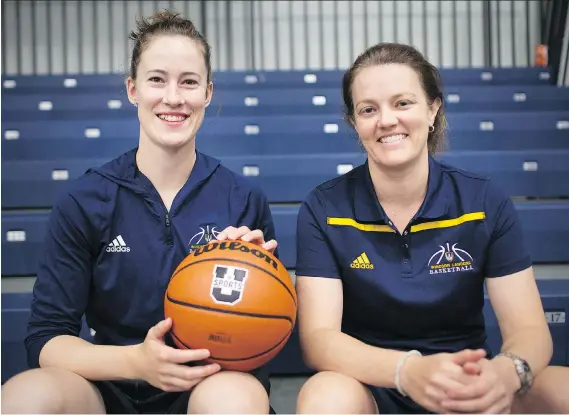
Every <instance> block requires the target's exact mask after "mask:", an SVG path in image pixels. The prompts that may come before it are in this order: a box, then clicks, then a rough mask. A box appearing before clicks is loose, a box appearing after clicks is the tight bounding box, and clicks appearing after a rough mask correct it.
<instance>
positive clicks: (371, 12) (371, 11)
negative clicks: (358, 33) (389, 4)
mask: <svg viewBox="0 0 569 415" xmlns="http://www.w3.org/2000/svg"><path fill="white" fill-rule="evenodd" d="M364 4H365V5H366V9H367V10H366V12H365V13H366V22H367V35H366V38H367V43H366V47H368V48H369V47H371V46H373V45H375V44H377V43H379V42H380V41H381V36H380V30H381V28H380V22H381V19H380V16H379V8H380V7H381V3H380V2H379V1H377V0H376V1H364Z"/></svg>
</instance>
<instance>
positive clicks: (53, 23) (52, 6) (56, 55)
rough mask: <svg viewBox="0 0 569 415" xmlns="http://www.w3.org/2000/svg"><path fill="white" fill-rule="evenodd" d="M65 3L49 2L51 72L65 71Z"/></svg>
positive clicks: (48, 40) (58, 73)
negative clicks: (63, 15) (63, 28)
mask: <svg viewBox="0 0 569 415" xmlns="http://www.w3.org/2000/svg"><path fill="white" fill-rule="evenodd" d="M62 13H63V4H62V2H61V1H50V2H48V15H47V16H46V17H47V21H48V23H49V24H48V39H47V42H48V44H49V53H48V57H49V63H48V65H49V72H50V74H54V75H60V74H63V73H64V69H63V67H64V63H63V62H64V60H65V55H64V51H63V43H64V41H65V38H64V37H63V30H62V27H63V26H64V24H65V23H64V22H63V20H62V18H61V17H62Z"/></svg>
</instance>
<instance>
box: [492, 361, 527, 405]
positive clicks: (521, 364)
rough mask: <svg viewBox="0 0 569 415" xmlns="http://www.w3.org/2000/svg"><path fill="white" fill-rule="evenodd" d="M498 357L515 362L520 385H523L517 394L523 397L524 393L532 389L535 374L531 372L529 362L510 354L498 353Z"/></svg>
mask: <svg viewBox="0 0 569 415" xmlns="http://www.w3.org/2000/svg"><path fill="white" fill-rule="evenodd" d="M498 356H504V357H507V358H509V359H511V360H512V361H513V362H514V366H515V367H516V372H517V374H518V377H519V378H520V383H521V385H522V386H521V387H520V388H519V389H518V391H517V392H516V393H517V394H518V395H523V394H524V393H526V392H527V390H528V389H529V388H530V387H531V384H532V383H533V373H532V371H531V368H530V367H529V364H528V362H526V361H525V360H524V359H522V358H521V357H519V356H516V355H515V354H513V353H510V352H502V353H498V354H497V355H496V357H498Z"/></svg>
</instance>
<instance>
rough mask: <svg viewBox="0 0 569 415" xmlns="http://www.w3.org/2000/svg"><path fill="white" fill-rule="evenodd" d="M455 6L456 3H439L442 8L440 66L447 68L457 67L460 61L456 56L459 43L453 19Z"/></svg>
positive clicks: (440, 15) (440, 16)
mask: <svg viewBox="0 0 569 415" xmlns="http://www.w3.org/2000/svg"><path fill="white" fill-rule="evenodd" d="M454 4H455V2H454V1H452V2H451V1H441V2H439V8H440V14H439V18H440V25H439V27H440V31H439V42H440V45H441V60H440V63H439V65H440V66H441V67H445V68H453V67H456V62H457V60H458V57H457V56H456V55H455V51H456V43H457V42H458V39H457V38H456V35H455V34H454V31H455V22H454V19H453V5H454ZM455 7H456V6H455Z"/></svg>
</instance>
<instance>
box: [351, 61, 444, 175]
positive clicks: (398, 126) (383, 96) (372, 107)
mask: <svg viewBox="0 0 569 415" xmlns="http://www.w3.org/2000/svg"><path fill="white" fill-rule="evenodd" d="M351 90H352V100H353V105H354V115H353V125H354V127H355V129H356V131H357V132H358V135H359V137H360V140H361V142H362V145H363V146H364V148H365V149H366V151H367V153H368V156H369V159H370V161H373V162H374V163H375V164H376V165H377V166H378V167H380V168H381V167H384V168H385V167H387V168H397V167H404V166H406V165H408V164H410V163H412V162H414V161H416V160H417V159H418V158H420V157H423V156H426V155H427V154H428V148H427V139H428V136H429V126H431V125H433V124H434V121H435V117H436V115H437V111H438V109H439V107H440V102H439V101H438V100H436V101H435V102H433V104H431V105H429V102H428V98H427V95H426V93H425V91H424V89H423V87H422V85H421V80H420V78H419V76H418V75H417V73H416V72H415V71H414V70H413V69H412V68H410V67H409V66H408V65H403V64H384V65H372V66H367V67H364V68H362V69H361V70H359V71H358V73H357V74H356V76H355V78H354V81H353V84H352V88H351Z"/></svg>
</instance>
